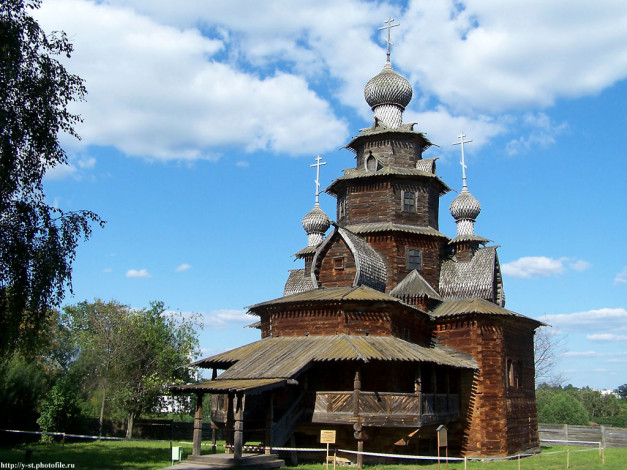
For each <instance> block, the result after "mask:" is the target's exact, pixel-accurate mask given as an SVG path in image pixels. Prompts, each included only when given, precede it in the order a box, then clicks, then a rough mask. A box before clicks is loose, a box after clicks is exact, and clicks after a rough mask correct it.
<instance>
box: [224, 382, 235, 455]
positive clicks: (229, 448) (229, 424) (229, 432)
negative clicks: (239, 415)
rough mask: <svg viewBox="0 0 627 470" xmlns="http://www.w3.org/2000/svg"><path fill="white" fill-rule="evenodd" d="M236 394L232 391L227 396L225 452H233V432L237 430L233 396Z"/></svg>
mask: <svg viewBox="0 0 627 470" xmlns="http://www.w3.org/2000/svg"><path fill="white" fill-rule="evenodd" d="M234 396H235V395H234V394H233V393H232V392H231V393H229V394H228V398H227V407H226V435H225V436H224V437H225V439H226V448H225V449H224V453H225V454H232V453H233V434H234V432H235V429H234V428H235V417H234V415H233V401H234V400H233V398H234Z"/></svg>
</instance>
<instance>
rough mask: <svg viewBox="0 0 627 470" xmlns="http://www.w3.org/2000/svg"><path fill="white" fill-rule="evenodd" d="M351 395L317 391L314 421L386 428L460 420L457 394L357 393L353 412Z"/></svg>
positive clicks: (349, 393) (351, 393)
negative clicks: (388, 426) (362, 424)
mask: <svg viewBox="0 0 627 470" xmlns="http://www.w3.org/2000/svg"><path fill="white" fill-rule="evenodd" d="M353 396H354V395H353V392H317V393H316V402H315V406H314V414H313V421H314V422H328V423H344V422H346V423H351V422H355V421H357V416H359V420H361V421H362V422H364V423H367V422H369V423H371V424H377V425H383V426H385V425H386V424H387V425H390V426H398V425H405V424H406V425H407V426H415V425H417V424H418V425H424V424H431V423H432V422H439V421H447V422H448V421H453V420H455V419H457V418H458V417H459V395H458V394H440V393H438V394H433V393H430V394H427V393H422V394H420V393H391V392H360V393H359V409H358V413H357V415H356V414H355V412H354V403H353Z"/></svg>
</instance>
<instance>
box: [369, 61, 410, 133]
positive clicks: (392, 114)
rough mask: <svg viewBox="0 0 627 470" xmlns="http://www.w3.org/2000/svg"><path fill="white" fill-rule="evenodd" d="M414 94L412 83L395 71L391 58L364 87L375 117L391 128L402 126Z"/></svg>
mask: <svg viewBox="0 0 627 470" xmlns="http://www.w3.org/2000/svg"><path fill="white" fill-rule="evenodd" d="M412 94H413V93H412V89H411V85H410V83H409V82H408V81H407V79H406V78H405V77H402V76H401V75H399V74H397V73H396V72H395V71H394V69H393V68H392V64H391V63H390V61H389V60H388V61H387V62H386V63H385V66H384V67H383V70H381V72H380V73H379V74H378V75H376V76H375V77H372V78H371V79H370V81H369V82H368V83H367V84H366V88H365V89H364V97H365V98H366V102H367V103H368V105H369V106H370V108H372V110H373V111H374V117H375V118H376V119H378V120H379V121H380V122H382V123H383V124H384V125H385V126H386V127H388V128H390V129H396V128H398V127H400V126H401V124H402V122H403V111H404V110H405V107H407V105H408V104H409V102H410V101H411V97H412Z"/></svg>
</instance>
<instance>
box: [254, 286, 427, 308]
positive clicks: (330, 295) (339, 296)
mask: <svg viewBox="0 0 627 470" xmlns="http://www.w3.org/2000/svg"><path fill="white" fill-rule="evenodd" d="M339 302H365V303H369V302H391V303H395V304H402V305H403V306H405V307H407V308H411V309H414V310H418V311H420V312H422V313H424V314H425V315H426V312H424V311H423V310H420V309H419V308H417V307H414V306H412V305H407V304H405V303H404V302H402V301H401V300H399V299H397V298H396V297H392V296H391V295H388V294H386V293H385V292H381V291H378V290H375V289H372V288H370V287H368V286H356V287H355V286H346V287H318V288H316V289H313V290H309V291H306V292H300V293H297V294H292V295H288V296H285V297H279V298H278V299H274V300H268V301H266V302H261V303H258V304H255V305H251V306H250V307H248V309H249V312H248V313H251V314H253V315H256V314H257V312H256V311H257V310H260V309H261V308H264V307H270V306H274V305H302V304H311V303H339Z"/></svg>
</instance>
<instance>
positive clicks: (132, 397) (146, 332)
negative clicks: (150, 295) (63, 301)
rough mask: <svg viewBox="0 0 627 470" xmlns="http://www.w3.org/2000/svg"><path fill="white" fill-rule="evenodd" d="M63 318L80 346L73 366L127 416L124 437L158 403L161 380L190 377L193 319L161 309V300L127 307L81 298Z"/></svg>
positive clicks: (195, 342) (163, 388)
mask: <svg viewBox="0 0 627 470" xmlns="http://www.w3.org/2000/svg"><path fill="white" fill-rule="evenodd" d="M64 323H65V324H66V325H67V327H68V328H69V329H70V331H72V332H73V333H74V335H75V337H76V340H77V344H78V346H79V348H80V354H79V357H78V360H77V367H78V366H79V365H80V367H82V368H83V370H84V371H85V373H86V376H87V377H89V380H88V381H87V383H88V384H91V385H93V386H96V387H97V389H98V390H99V391H100V392H101V400H102V401H101V408H100V410H101V412H100V415H101V417H102V416H104V410H105V400H108V402H109V403H111V405H112V406H113V407H114V408H116V409H118V410H120V411H122V412H123V413H124V414H125V416H126V417H127V419H128V427H127V437H132V433H133V423H134V421H135V419H136V418H138V417H139V416H140V415H141V414H142V413H144V412H145V411H147V410H150V409H153V408H155V407H157V406H158V405H159V400H160V397H162V396H163V395H166V394H168V390H167V387H166V386H167V384H169V383H175V382H177V381H189V380H193V378H194V377H193V373H192V371H191V369H190V368H189V363H190V361H191V359H192V358H193V356H194V353H195V352H196V348H197V346H198V339H197V335H196V330H197V329H198V328H199V325H198V322H197V321H196V319H195V318H191V319H184V318H182V317H181V316H180V315H179V316H177V315H175V314H172V313H170V312H166V311H165V309H164V305H163V302H152V303H151V305H150V308H147V309H139V310H137V309H131V308H129V307H128V306H125V305H121V304H119V303H117V302H113V301H112V302H107V303H105V302H102V301H101V300H96V301H95V302H93V303H88V302H82V303H79V304H77V305H75V306H69V307H66V308H65V309H64Z"/></svg>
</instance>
